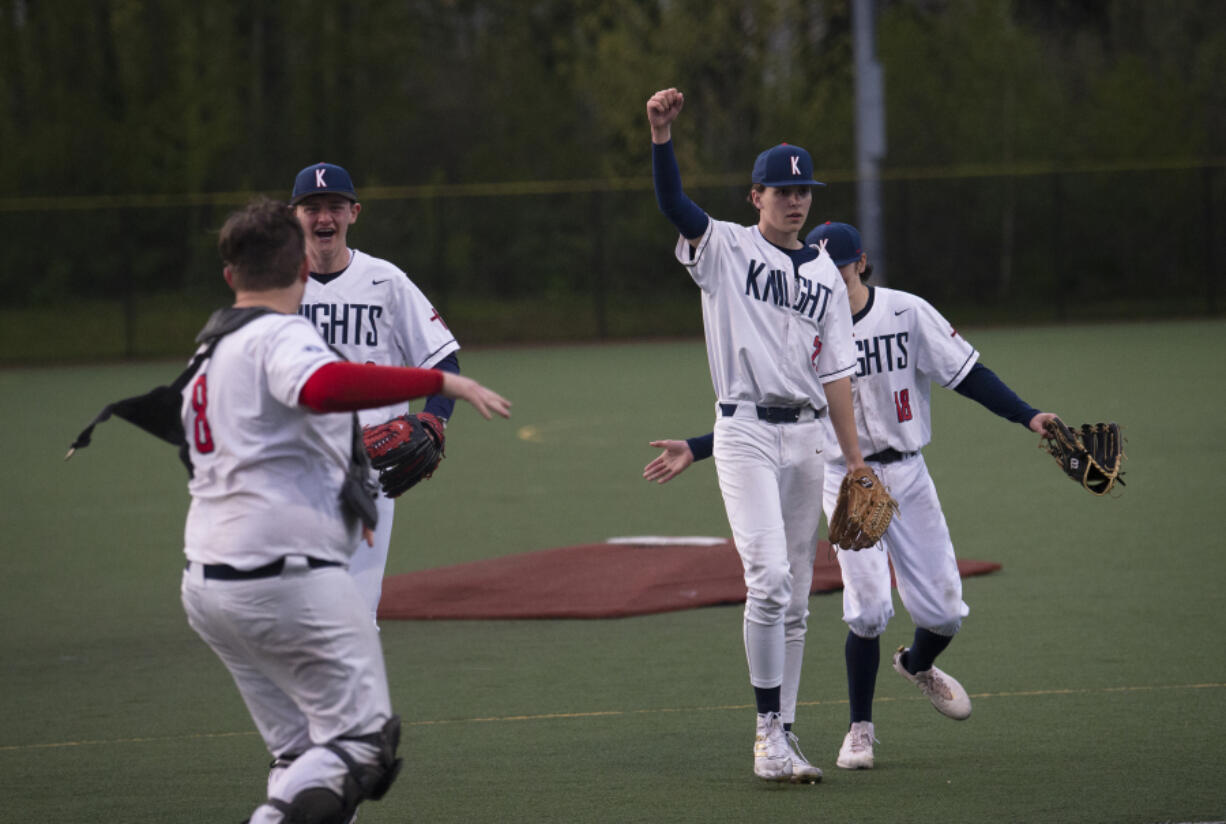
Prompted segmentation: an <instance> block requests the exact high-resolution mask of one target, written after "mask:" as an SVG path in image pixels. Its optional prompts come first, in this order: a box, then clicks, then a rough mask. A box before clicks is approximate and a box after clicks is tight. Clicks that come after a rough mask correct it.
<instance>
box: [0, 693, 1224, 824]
mask: <svg viewBox="0 0 1226 824" xmlns="http://www.w3.org/2000/svg"><path fill="white" fill-rule="evenodd" d="M1222 688H1226V683H1207V684H1165V685H1156V686H1148V687H1096V688H1082V689H1046V690H1017V691H1009V692H980V693H973V694H972V695H971V697H972V698H980V699H987V698H1036V697H1043V696H1049V695H1107V694H1112V693H1129V692H1170V691H1173V690H1203V689H1222ZM874 700H875V702H876V703H879V704H884V703H890V702H895V701H927V700H928V699H927V698H925V697H924V696H922V695H916V696H914V697H908V698H891V697H881V696H878V697H877V698H876V699H874ZM846 703H847V699H845V698H843V699H829V700H824V701H799V702H797V706H801V707H822V706H833V705H838V704H846ZM752 707H753V704H724V705H717V706H710V707H657V708H654V709H629V710H593V711H589V712H547V713H539V714H533V715H497V716H488V717H477V718H439V719H427V720H421V721H405V722H404V726H406V727H432V726H439V725H443V724H505V723H515V722H524V721H557V720H569V719H575V718H608V717H617V716H633V715H664V714H667V713H682V712H688V713H692V712H723V711H727V710H746V709H751V708H752ZM255 734H256V732H255V731H254V730H250V731H246V732H208V733H192V734H189V735H163V736H149V737H141V738H103V739H84V740H80V741H51V742H46V743H41V744H12V745H7V746H0V752H25V751H30V750H50V749H59V748H65V747H90V746H113V745H116V744H150V743H157V742H165V741H194V740H208V739H213V738H238V737H240V736H247V735H255ZM1172 824H1173V823H1172ZM1180 824H1185V823H1183V822H1181V823H1180ZM1186 824H1193V822H1187V823H1186ZM1195 824H1226V821H1220V822H1197V823H1195Z"/></svg>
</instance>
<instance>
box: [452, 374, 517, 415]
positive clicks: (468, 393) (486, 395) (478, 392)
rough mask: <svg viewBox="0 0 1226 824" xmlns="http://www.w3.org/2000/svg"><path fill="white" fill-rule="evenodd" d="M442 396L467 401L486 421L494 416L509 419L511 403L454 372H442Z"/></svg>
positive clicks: (491, 390)
mask: <svg viewBox="0 0 1226 824" xmlns="http://www.w3.org/2000/svg"><path fill="white" fill-rule="evenodd" d="M442 394H443V395H444V396H446V397H448V398H455V399H457V400H462V401H468V402H469V403H471V404H472V405H473V407H474V408H476V410H477V412H479V413H480V414H481V417H483V418H485V419H486V420H487V421H488V420H489V419H490V418H492V417H493V416H494V415H499V416H501V417H503V418H509V417H511V402H510V401H509V400H507V399H506V398H504V397H503V396H502V395H499V394H498V393H497V392H495V391H494V390H493V389H488V388H486V387H484V386H482V385H481V384H479V383H477V382H476V381H475V380H473V379H472V378H466V377H464V376H463V375H457V374H455V373H454V372H444V373H443V391H442Z"/></svg>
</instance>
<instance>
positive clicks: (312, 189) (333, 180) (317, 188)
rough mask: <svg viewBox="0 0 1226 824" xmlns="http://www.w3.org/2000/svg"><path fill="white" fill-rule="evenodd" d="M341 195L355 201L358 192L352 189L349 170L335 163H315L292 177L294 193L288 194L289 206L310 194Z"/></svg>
mask: <svg viewBox="0 0 1226 824" xmlns="http://www.w3.org/2000/svg"><path fill="white" fill-rule="evenodd" d="M327 194H333V195H342V196H343V197H347V198H349V199H350V200H352V201H354V202H355V203H356V202H357V199H358V193H357V192H355V191H354V190H353V180H352V179H350V177H349V172H347V171H345V170H344V169H343V168H341V167H340V166H337V165H336V164H335V163H316V164H314V165H312V166H307V167H306V168H305V169H303V170H302V171H301V172H299V173H298V176H297V177H296V178H294V193H293V194H292V195H290V200H289V203H290V205H291V206H293V205H294V204H296V203H297V202H298V201H300V200H302V199H303V198H306V197H310V196H311V195H327Z"/></svg>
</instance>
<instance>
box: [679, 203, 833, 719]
mask: <svg viewBox="0 0 1226 824" xmlns="http://www.w3.org/2000/svg"><path fill="white" fill-rule="evenodd" d="M676 256H677V259H678V260H679V261H680V262H681V264H682V265H684V266H685V267H686V269H687V270H688V271H689V273H690V276H691V277H692V278H693V279H694V282H695V283H697V284H698V286H699V287H700V288H701V289H702V315H703V326H704V328H705V330H706V339H707V360H708V363H709V365H710V368H711V381H712V383H713V384H714V386H715V394H716V398H717V403H719V404H721V405H726V408H731V409H734V410H735V411H734V412H733V413H732V414H729V413H728V411H726V408H721V410H720V417H719V418H718V419H717V420H716V422H715V445H714V452H713V456H714V458H715V467H716V472H717V474H718V476H719V484H720V493H721V494H722V495H723V498H724V509H725V511H726V512H727V514H728V525H729V527H731V529H732V535H733V539H734V541H735V543H736V547H737V552H738V554H740V556H741V563H742V565H743V566H744V569H745V586H746V590H747V595H746V600H745V613H744V619H743V626H744V642H745V653H746V659H747V662H748V664H749V680H750V683H751V684H752V685H753V686H754V687H758V688H766V689H770V688H774V687H779V688H780V711H781V712H782V714H783V720H784V722H786V723H790V722H792V721H793V720H794V719H795V715H796V697H797V694H798V691H799V686H800V673H801V667H802V663H803V658H804V642H805V633H806V631H807V626H808V624H807V622H808V615H809V609H808V604H809V588H810V581H811V578H812V574H813V560H814V555H815V553H816V551H817V537H818V525H819V523H820V521H821V514H820V512H818V510H817V507H815V506H814V505H813V502H814V498H815V497H816V494H817V491H818V489H819V488H820V485H821V481H822V474H823V471H824V467H825V462H824V460H823V457H822V453H821V447H822V428H821V426H820V424H819V423H818V422H817V420H816V419H815V416H816V413H824V412H825V409H826V393H825V390H824V389H823V384H825V383H829V382H830V381H834V380H838V379H840V378H843V377H847V376H850V375H851V374H852V373H853V372H854V371H855V355H854V349H853V348H852V343H851V311H850V310H849V309H848V303H847V289H846V286H845V285H844V284H843V279H842V277H841V276H840V275H839V271H838V269H837V268H836V267H835V265H834V263H833V262H832V261H831V260H830V256H829V255H828V254H827V253H826V252H825V251H824V250H823V251H821V252H820V254H819V255H818V257H817V258H815V259H814V260H811V261H807V262H806V263H804V264H802V265H801V266H799V267H797V266H796V265H795V263H794V262H793V260H792V258H791V257H790V256H789V255H788V254H787V253H786V252H785V251H783V250H782V249H780V248H779V247H777V246H775V245H774V244H772V243H770V242H769V241H768V240H766V238H764V237H763V236H762V233H761V232H760V231H758V228H757V226H740V225H737V224H735V223H728V222H724V221H718V220H714V219H712V220H710V222H709V223H708V225H707V230H706V232H705V233H704V234H703V236H702V238H701V239H700V241H699V243H698V245H697V247H692V246H691V245H690V243H689V242H688V241H687V240H685V239H684V238H681V239H680V240H679V241H678V243H677V248H676ZM754 406H786V407H805V406H810V407H812V409H813V410H814V412H813V413H810V415H809V416H806V417H804V418H802V419H800V420H798V421H797V422H795V423H778V424H776V423H768V422H766V421H762V420H759V418H758V415H757V412H756V410H755V409H754Z"/></svg>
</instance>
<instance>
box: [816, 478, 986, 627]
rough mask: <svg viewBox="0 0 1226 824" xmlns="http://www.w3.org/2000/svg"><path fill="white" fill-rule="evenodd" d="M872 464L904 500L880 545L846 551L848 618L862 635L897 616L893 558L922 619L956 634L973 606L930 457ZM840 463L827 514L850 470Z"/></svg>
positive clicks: (828, 489)
mask: <svg viewBox="0 0 1226 824" xmlns="http://www.w3.org/2000/svg"><path fill="white" fill-rule="evenodd" d="M870 466H871V467H872V469H873V471H874V472H875V473H877V477H878V478H880V479H881V482H882V483H884V484H885V486H886V489H888V490H889V491H890V494H891V495H892V496H894V500H896V501H898V515H897V516H896V517H895V518H894V519H893V520H892V521H890V526H889V529H887V530H886V533H885V535H884V536H882V539H881V542H880V543H879V544H878V545H877V546H874V547H870V548H869V549H862V550H860V551H859V552H853V551H850V550H839V552H838V558H839V568H840V570H841V571H842V576H843V621H844V622H846V624H847V625H848V627H849V628H850V629H851V631H852V632H854V633H855V634H856V635H859V636H860V637H861V638H876V637H877V636H879V635H881V633H882V632H884V631H885V627H886V624H888V623H889V621H890V618H892V617H893V616H894V602H893V596H892V594H891V591H890V564H891V563H892V564H893V565H894V577H895V578H896V580H897V582H898V595H899V597H900V598H901V599H902V603H903V606H904V607H906V610H907V612H908V613H909V614H910V615H911V620H912V621H914V622H915V625H916V626H918V627H922V628H923V629H926V630H930V631H932V632H935V633H936V634H938V635H945V636H953V635H956V634H957V633H958V630H959V629H961V628H962V619H963V618H965V617H966V616H967V615H968V614H969V613H970V608H969V607H968V606H967V605H966V603H965V602H963V600H962V576H961V575H960V574H959V573H958V560H957V558H956V557H955V556H954V545H953V541H952V540H950V537H949V527H948V526H947V525H946V523H945V514H944V513H943V512H942V511H941V502H940V501H939V500H938V499H937V491H936V486H935V485H934V484H933V483H932V477H931V476H930V475H929V474H928V465H927V464H926V463H925V462H924V456H923V455H922V454H916V455H913V456H911V457H909V458H904V459H903V460H901V461H896V462H894V463H889V464H878V463H872V464H870ZM841 468H842V467H833V468H832V471H831V472H830V473H829V475H828V476H827V478H826V482H825V484H824V485H823V496H822V502H823V505H824V507H825V510H826V517H827V518H829V517H830V514H831V513H832V512H834V506H835V503H836V502H837V501H838V497H839V484H840V483H841V481H842V479H843V474H844V472H840V471H833V470H838V469H841ZM883 550H884V551H883Z"/></svg>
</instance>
